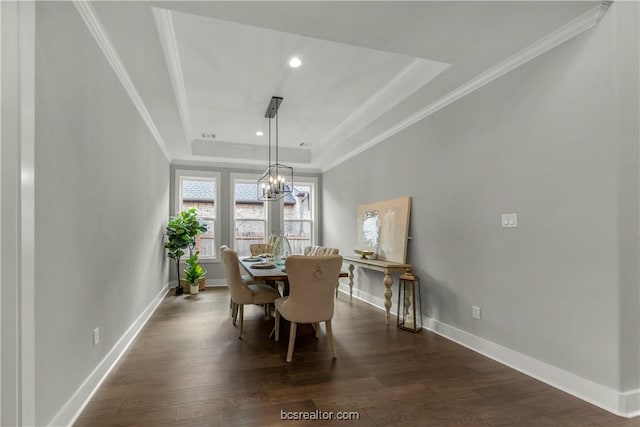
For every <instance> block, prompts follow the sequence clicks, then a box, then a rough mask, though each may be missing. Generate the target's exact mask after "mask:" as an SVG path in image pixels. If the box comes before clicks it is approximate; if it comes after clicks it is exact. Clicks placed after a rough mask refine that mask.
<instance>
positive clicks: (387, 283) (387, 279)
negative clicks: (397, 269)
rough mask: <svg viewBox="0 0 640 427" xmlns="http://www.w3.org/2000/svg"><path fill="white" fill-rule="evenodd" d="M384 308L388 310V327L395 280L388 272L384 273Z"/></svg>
mask: <svg viewBox="0 0 640 427" xmlns="http://www.w3.org/2000/svg"><path fill="white" fill-rule="evenodd" d="M383 283H384V288H385V289H384V308H385V309H386V311H387V313H386V318H387V325H388V324H389V318H390V317H391V285H392V284H393V279H392V278H391V275H390V274H389V271H388V270H385V272H384V282H383Z"/></svg>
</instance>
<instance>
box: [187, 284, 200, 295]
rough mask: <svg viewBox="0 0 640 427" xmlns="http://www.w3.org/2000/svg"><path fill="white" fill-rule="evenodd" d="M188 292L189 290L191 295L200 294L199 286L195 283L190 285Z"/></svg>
mask: <svg viewBox="0 0 640 427" xmlns="http://www.w3.org/2000/svg"><path fill="white" fill-rule="evenodd" d="M189 290H190V293H191V294H192V295H193V294H198V293H200V285H198V284H197V283H191V284H190V285H189Z"/></svg>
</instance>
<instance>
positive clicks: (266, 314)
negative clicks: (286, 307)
mask: <svg viewBox="0 0 640 427" xmlns="http://www.w3.org/2000/svg"><path fill="white" fill-rule="evenodd" d="M264 317H266V318H269V304H265V305H264Z"/></svg>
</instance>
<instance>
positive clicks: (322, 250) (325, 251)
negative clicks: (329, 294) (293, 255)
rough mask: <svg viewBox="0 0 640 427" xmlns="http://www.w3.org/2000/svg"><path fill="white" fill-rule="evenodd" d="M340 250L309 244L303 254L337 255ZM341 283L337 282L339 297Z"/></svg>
mask: <svg viewBox="0 0 640 427" xmlns="http://www.w3.org/2000/svg"><path fill="white" fill-rule="evenodd" d="M338 252H340V250H339V249H337V248H329V247H325V246H315V245H313V246H307V247H306V248H304V252H303V254H304V255H305V256H328V255H337V254H338ZM339 285H340V281H339V280H338V281H337V282H336V298H338V286H339Z"/></svg>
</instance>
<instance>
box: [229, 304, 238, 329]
mask: <svg viewBox="0 0 640 427" xmlns="http://www.w3.org/2000/svg"><path fill="white" fill-rule="evenodd" d="M232 304H233V306H232V307H231V320H232V322H233V326H235V325H236V320H237V319H238V304H236V303H235V302H233V303H232Z"/></svg>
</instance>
